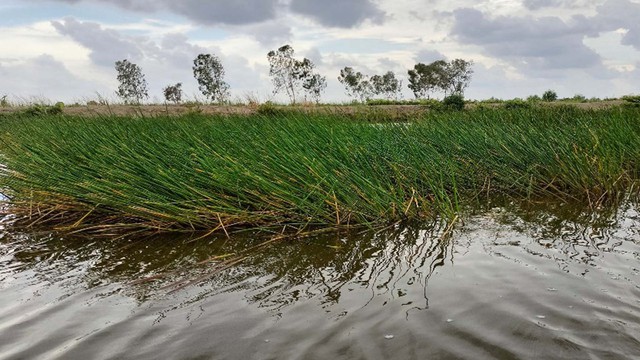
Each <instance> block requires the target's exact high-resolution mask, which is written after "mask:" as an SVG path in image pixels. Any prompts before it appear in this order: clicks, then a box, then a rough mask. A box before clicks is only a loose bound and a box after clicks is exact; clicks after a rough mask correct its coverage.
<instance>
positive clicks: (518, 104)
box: [504, 98, 531, 110]
mask: <svg viewBox="0 0 640 360" xmlns="http://www.w3.org/2000/svg"><path fill="white" fill-rule="evenodd" d="M504 108H505V109H509V110H514V109H530V108H531V103H530V102H527V101H525V100H522V99H520V98H515V99H512V100H507V101H505V102H504Z"/></svg>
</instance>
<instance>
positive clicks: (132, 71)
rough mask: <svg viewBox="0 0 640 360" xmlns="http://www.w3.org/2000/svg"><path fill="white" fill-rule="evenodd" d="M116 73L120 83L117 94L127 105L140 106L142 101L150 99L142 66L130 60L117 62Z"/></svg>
mask: <svg viewBox="0 0 640 360" xmlns="http://www.w3.org/2000/svg"><path fill="white" fill-rule="evenodd" d="M116 71H117V72H118V77H117V79H118V82H120V85H119V86H118V91H116V94H117V95H118V96H119V97H120V98H121V99H123V100H124V102H125V103H136V104H139V103H140V102H141V101H142V99H148V98H149V92H148V91H147V81H146V80H145V78H144V74H143V73H142V69H140V66H138V65H136V64H134V63H132V62H130V61H129V60H122V61H116Z"/></svg>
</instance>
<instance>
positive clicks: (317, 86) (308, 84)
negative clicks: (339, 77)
mask: <svg viewBox="0 0 640 360" xmlns="http://www.w3.org/2000/svg"><path fill="white" fill-rule="evenodd" d="M302 87H303V88H304V90H305V91H306V92H307V94H308V95H309V96H310V97H311V99H313V101H315V102H316V103H319V102H320V97H321V96H322V93H323V92H324V90H325V89H326V88H327V78H326V77H325V76H322V75H320V74H313V75H311V76H309V77H308V78H307V79H306V80H305V81H304V83H303V84H302Z"/></svg>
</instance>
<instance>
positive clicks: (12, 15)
mask: <svg viewBox="0 0 640 360" xmlns="http://www.w3.org/2000/svg"><path fill="white" fill-rule="evenodd" d="M638 19H640V0H492V1H482V0H479V1H472V0H322V1H319V0H181V1H177V0H1V1H0V96H2V95H8V96H9V98H10V99H12V100H14V101H37V100H47V101H51V102H56V101H64V102H79V103H82V102H86V101H89V100H95V99H97V98H106V99H110V100H112V101H115V99H116V96H115V90H116V89H117V86H118V82H117V80H116V71H115V67H114V63H115V62H116V61H118V60H123V59H128V60H130V61H132V62H134V63H136V64H138V65H139V66H141V68H142V70H143V72H144V74H145V76H146V80H147V82H148V84H149V93H150V95H151V98H150V100H149V101H151V102H161V101H162V100H163V99H162V88H164V87H166V86H167V85H171V84H175V83H177V82H181V83H183V90H184V92H185V97H186V98H188V99H198V98H202V96H201V95H199V92H198V87H197V83H196V81H195V79H194V78H193V74H192V70H191V66H192V63H193V59H194V58H195V57H196V56H197V55H198V54H200V53H211V54H215V55H216V56H218V57H219V58H220V59H221V61H222V63H223V66H224V67H225V69H226V77H225V80H226V81H227V82H228V83H229V84H230V86H231V99H232V100H234V101H247V100H249V99H252V100H257V101H260V102H263V101H267V100H272V101H284V100H285V98H284V97H282V96H274V95H273V91H272V90H273V86H272V84H271V81H270V78H269V64H268V62H267V56H266V55H267V53H268V52H269V51H270V50H274V49H277V48H279V47H280V46H282V45H285V44H289V45H291V46H292V47H293V49H294V50H295V56H296V57H298V58H299V59H302V58H303V57H307V58H309V59H311V60H312V61H313V62H314V63H315V65H316V69H317V71H318V72H319V73H321V74H322V75H325V76H326V77H327V82H328V87H327V90H326V92H325V94H324V96H323V101H328V102H344V101H349V98H348V97H347V95H346V93H345V89H344V87H343V86H342V85H341V84H340V83H339V82H338V80H337V77H338V75H339V73H340V69H342V68H344V67H345V66H350V67H353V68H354V69H355V70H356V71H360V72H362V73H364V74H367V75H375V74H384V73H386V72H387V71H393V72H394V73H395V74H396V75H397V76H398V77H399V78H400V79H402V80H403V88H404V90H403V97H404V98H406V99H410V98H412V97H413V95H412V93H411V92H410V91H409V89H408V88H407V87H406V85H407V84H408V81H407V70H408V69H410V68H412V67H413V66H414V65H415V64H416V63H418V62H423V63H429V62H432V61H435V60H440V59H445V60H452V59H456V58H461V59H465V60H472V61H473V62H474V65H473V70H474V75H473V78H472V81H471V84H470V86H469V88H468V89H467V91H466V94H465V95H466V97H467V98H469V99H486V98H490V97H495V98H502V99H510V98H514V97H522V98H526V97H528V96H530V95H533V94H538V95H540V94H542V93H543V92H544V91H545V90H548V89H553V90H555V91H556V92H557V93H558V95H559V96H560V97H572V96H574V95H576V94H580V95H583V96H586V97H600V98H606V97H619V96H622V95H626V94H638V93H640V21H638Z"/></svg>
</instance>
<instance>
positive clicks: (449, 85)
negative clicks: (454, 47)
mask: <svg viewBox="0 0 640 360" xmlns="http://www.w3.org/2000/svg"><path fill="white" fill-rule="evenodd" d="M471 66H473V61H467V60H463V59H455V60H452V61H451V62H449V63H448V64H447V66H446V67H445V78H444V86H443V89H444V92H445V95H446V94H458V95H464V91H465V90H466V88H467V87H469V83H470V82H471V76H472V75H473V69H471Z"/></svg>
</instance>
